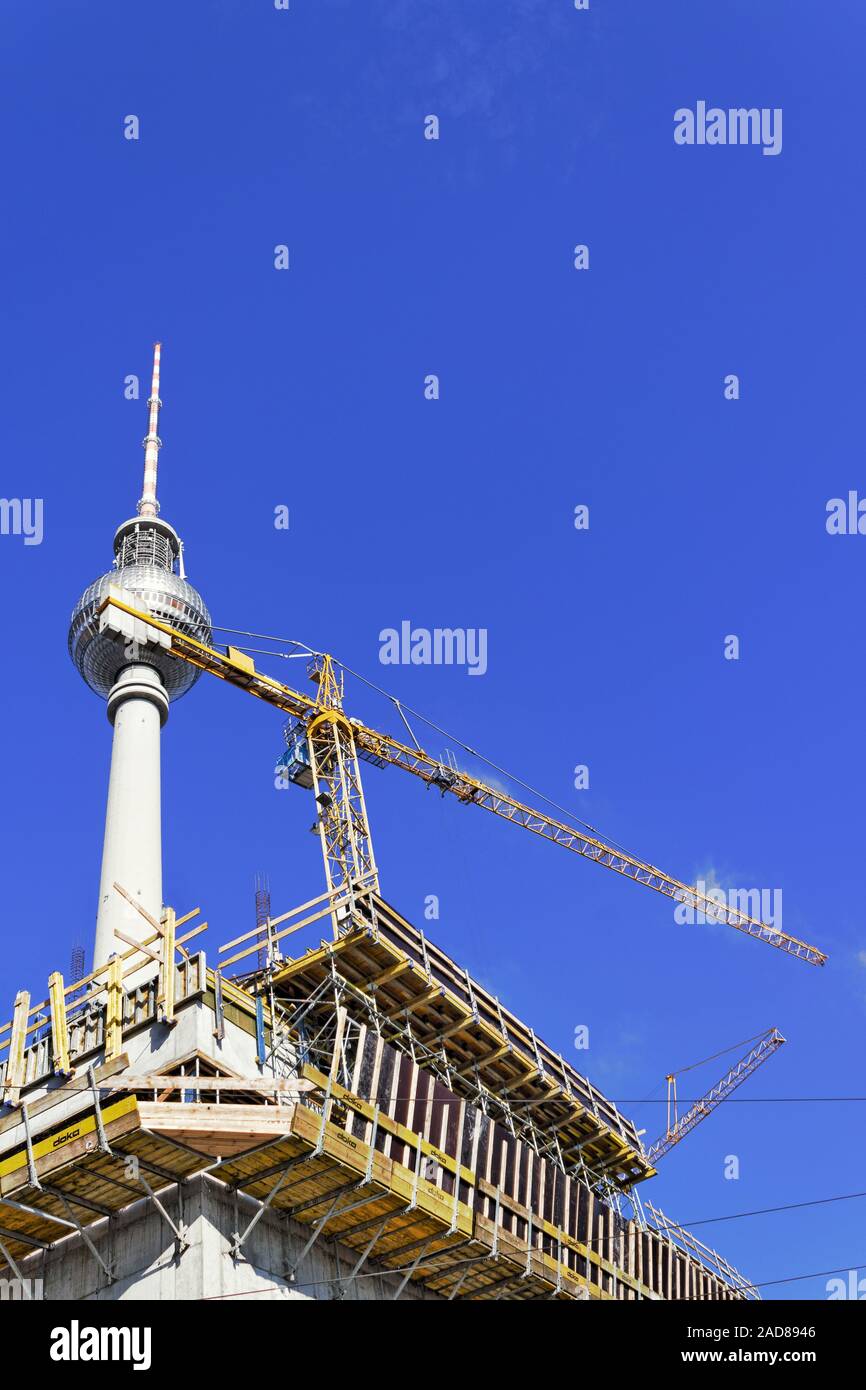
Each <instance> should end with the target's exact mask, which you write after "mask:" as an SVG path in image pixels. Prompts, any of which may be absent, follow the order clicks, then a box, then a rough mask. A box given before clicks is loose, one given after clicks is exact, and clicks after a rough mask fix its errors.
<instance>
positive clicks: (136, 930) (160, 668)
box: [69, 343, 211, 966]
mask: <svg viewBox="0 0 866 1390" xmlns="http://www.w3.org/2000/svg"><path fill="white" fill-rule="evenodd" d="M159 364H160V344H159V343H156V344H155V345H154V352H153V381H152V385H151V391H150V398H149V400H148V403H147V404H148V407H149V412H150V413H149V419H148V430H147V435H146V437H145V439H144V441H143V442H144V487H143V490H142V495H141V498H140V500H139V502H138V506H137V509H136V515H135V516H134V517H131V518H130V519H129V520H128V521H124V522H123V524H122V525H121V526H119V527H118V528H117V531H116V532H115V535H114V568H113V569H112V570H109V571H108V572H107V573H106V574H103V575H102V576H101V577H100V578H99V579H97V580H96V582H95V583H94V584H91V585H90V587H89V588H88V589H86V590H85V591H84V593H83V594H82V596H81V598H80V599H79V600H78V603H77V604H76V606H75V610H74V612H73V614H72V619H71V622H70V625H69V654H70V656H71V657H72V660H73V662H74V663H75V665H76V667H77V668H78V671H79V673H80V674H81V676H82V677H83V679H84V680H85V681H86V682H87V684H88V685H89V686H90V688H91V690H94V691H95V692H96V694H97V695H101V696H102V697H103V699H105V700H107V702H108V704H107V712H108V718H109V722H110V723H111V724H112V725H113V727H114V734H113V738H112V746H111V772H110V776H109V781H108V806H107V809H106V816H105V839H104V842H103V849H102V873H101V877H100V883H99V906H98V910H97V918H96V941H95V946H94V956H93V961H94V965H95V966H96V965H101V964H103V963H104V962H105V961H106V960H107V959H108V957H109V956H110V955H112V954H113V953H114V952H121V951H124V950H126V949H127V946H126V943H125V942H124V941H123V940H122V939H116V937H115V932H116V930H118V929H119V930H120V931H122V932H123V933H124V935H125V936H128V937H133V938H134V939H135V940H142V939H143V938H145V937H147V936H148V935H151V934H152V932H151V929H150V928H149V927H148V924H147V922H146V920H145V919H144V918H143V917H142V916H141V914H140V913H138V912H136V911H135V909H134V908H133V907H132V906H131V904H130V903H129V902H128V901H127V900H126V899H125V898H124V897H123V896H122V895H121V894H120V893H118V892H117V891H116V889H115V887H114V885H115V883H119V884H120V885H121V886H122V887H123V888H124V889H125V890H126V892H127V893H129V894H130V895H131V897H133V898H134V899H135V900H136V901H137V902H139V903H140V904H141V906H142V907H143V908H144V909H145V910H146V911H147V912H148V913H149V914H150V915H151V917H154V918H156V920H157V921H158V920H159V918H160V916H161V913H162V907H163V899H162V827H161V805H160V733H161V730H162V726H163V724H164V723H165V721H166V719H167V718H168V710H169V705H170V703H171V701H172V700H177V699H179V698H180V696H181V695H184V694H186V692H187V691H188V690H189V689H190V688H191V687H192V686H193V685H194V684H195V682H196V680H197V679H198V677H199V674H200V672H199V671H197V670H195V669H194V668H193V667H191V666H189V665H188V664H187V663H186V662H181V661H177V660H175V659H174V658H173V657H172V656H170V655H169V654H168V653H167V652H166V651H164V650H163V649H162V648H161V647H159V646H157V645H151V644H150V643H149V642H144V643H141V642H137V641H133V640H131V639H130V640H126V641H124V640H122V639H119V638H118V636H117V634H116V633H111V632H109V631H106V630H104V629H103V626H102V624H101V621H100V613H99V608H100V605H101V604H102V602H103V600H104V599H105V598H107V596H108V592H109V589H113V590H123V591H124V593H122V594H121V595H120V597H121V598H123V599H124V600H125V601H126V602H127V603H129V605H130V606H131V607H134V608H137V609H139V610H147V611H148V612H150V613H152V614H153V616H154V617H155V618H158V619H161V620H162V621H164V622H167V623H171V624H172V625H173V626H174V627H176V628H179V629H180V630H181V631H183V632H185V633H187V634H188V635H189V636H191V637H195V638H197V640H198V641H200V642H209V641H210V638H211V626H210V614H209V613H208V610H207V608H206V607H205V604H204V601H203V599H202V597H201V595H200V594H199V593H198V592H197V590H196V589H194V588H193V587H192V585H191V584H189V583H187V580H186V577H185V575H184V572H183V556H182V545H181V541H180V539H179V537H178V535H177V532H176V531H175V530H174V528H173V527H171V526H169V524H168V522H167V521H162V520H161V519H160V517H159V503H158V501H157V498H156V481H157V465H158V460H159V450H160V448H161V445H162V441H161V440H160V438H159V434H158V433H157V426H158V423H159V410H160V406H161V404H162V402H161V400H160V398H159ZM176 566H177V567H178V570H179V572H176Z"/></svg>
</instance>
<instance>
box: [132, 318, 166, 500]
mask: <svg viewBox="0 0 866 1390" xmlns="http://www.w3.org/2000/svg"><path fill="white" fill-rule="evenodd" d="M161 349H162V344H161V343H154V345H153V380H152V381H151V385H150V398H149V399H148V402H147V404H148V406H149V407H150V417H149V419H148V423H147V434H146V435H145V438H144V440H143V441H142V442H143V444H144V491H143V492H142V494H141V500H140V501H139V504H138V514H139V516H156V515H157V513H158V511H159V503H158V502H157V500H156V470H157V466H158V464H159V451H160V449H161V448H162V440H161V439H160V437H159V435H158V434H157V425H158V424H159V407H160V406H161V405H162V401H161V400H160V399H159V355H160V351H161Z"/></svg>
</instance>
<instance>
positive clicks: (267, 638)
mask: <svg viewBox="0 0 866 1390" xmlns="http://www.w3.org/2000/svg"><path fill="white" fill-rule="evenodd" d="M211 626H212V627H213V628H214V629H215V630H216V631H217V632H227V633H230V634H231V635H232V636H235V637H252V638H255V639H257V640H258V641H263V642H280V643H283V644H285V645H287V646H292V647H297V648H299V649H300V650H298V651H295V652H278V651H271V650H269V649H266V648H263V647H246V646H239V650H240V651H249V652H255V653H256V654H257V655H260V656H276V657H280V658H281V659H282V660H284V661H287V660H291V658H292V657H298V656H302V655H309V656H322V655H324V653H322V652H317V651H316V650H315V649H314V648H313V647H308V646H307V645H306V643H304V642H298V641H296V640H294V639H293V638H289V637H272V636H271V635H270V634H268V633H265V632H247V631H245V630H244V629H243V628H237V627H222V626H221V625H220V624H219V623H212V624H211ZM333 659H334V661H335V662H336V663H337V665H338V666H339V667H340V669H341V670H343V671H346V672H348V674H349V675H350V676H354V678H355V679H356V680H359V681H361V682H362V684H364V685H366V686H369V688H370V689H371V690H374V691H375V692H376V694H377V695H382V696H383V697H384V698H385V699H386V700H389V701H390V702H391V704H393V705H394V707H395V709H396V710H397V713H398V714H399V715H400V718H401V719H402V721H403V723H404V724H405V726H406V728H407V730H408V732H409V736H410V738H411V739H412V742H413V743H414V745H415V748H416V749H417V751H418V752H419V753H422V752H423V751H424V750H423V749H422V747H421V745H420V743H419V742H418V740H417V738H416V737H415V734H414V732H413V730H412V727H411V725H410V724H409V721H408V719H407V718H406V714H405V713H404V711H407V712H408V713H409V714H411V715H412V716H413V718H415V719H420V720H421V722H422V723H423V724H426V725H427V726H428V727H429V728H431V729H434V730H435V732H436V733H437V734H441V735H442V737H443V738H447V739H449V740H450V741H451V742H452V743H454V744H456V745H457V747H458V748H461V749H462V750H463V751H464V752H465V753H468V754H469V755H470V756H471V757H473V758H478V760H479V761H480V762H482V763H484V764H485V765H486V766H487V767H490V768H492V769H493V771H494V772H498V773H499V774H500V776H502V777H506V778H508V780H509V782H513V783H514V784H515V785H516V786H518V787H522V788H523V790H524V791H527V792H529V793H530V795H531V796H534V797H537V798H538V799H539V800H540V801H544V802H546V803H547V805H548V806H552V807H553V809H554V810H556V811H559V812H561V813H562V815H564V816H567V817H568V819H569V821H570V822H573V823H575V824H577V825H581V826H583V828H584V830H588V831H590V832H591V834H593V835H596V836H598V837H599V839H602V840H604V841H605V843H606V844H608V845H610V846H611V847H612V848H614V849H617V850H620V851H621V852H622V853H623V854H627V855H629V856H631V850H629V849H627V848H626V846H625V845H624V844H622V843H621V842H620V841H618V840H614V839H612V838H611V837H610V836H607V835H605V834H604V832H603V831H601V830H599V829H598V827H597V826H594V825H590V823H589V821H585V820H581V819H580V817H579V816H575V815H574V813H573V811H571V810H569V809H568V808H567V807H565V806H562V805H560V803H559V802H558V801H554V800H553V799H552V798H551V797H549V796H547V795H546V794H545V793H544V792H542V791H539V790H538V788H537V787H533V786H531V785H530V783H529V782H524V781H523V780H522V779H521V778H520V777H517V776H515V775H514V773H512V772H509V771H508V770H507V768H504V767H500V765H499V764H498V763H495V762H493V760H492V759H491V758H485V756H484V754H483V753H479V752H478V749H477V748H472V747H471V746H470V745H469V744H468V743H464V741H463V740H462V739H460V738H458V737H457V735H456V734H452V733H449V731H448V730H447V729H443V728H442V727H441V726H440V725H439V724H436V723H435V722H434V721H433V720H432V719H429V718H428V717H427V715H425V714H422V713H421V712H420V711H419V710H416V709H412V707H411V706H410V705H404V704H403V701H402V700H400V699H399V698H398V696H396V695H392V694H391V693H390V692H389V691H387V690H383V688H382V687H381V686H380V685H376V683H375V681H371V680H369V679H368V678H367V677H366V676H362V675H361V673H360V672H359V671H355V670H353V669H352V667H351V666H347V665H346V664H345V662H343V661H339V660H338V658H336V657H334V658H333ZM646 867H647V868H649V869H653V870H654V871H655V872H657V873H661V872H662V871H661V870H660V869H658V867H657V866H656V865H655V864H647V866H646Z"/></svg>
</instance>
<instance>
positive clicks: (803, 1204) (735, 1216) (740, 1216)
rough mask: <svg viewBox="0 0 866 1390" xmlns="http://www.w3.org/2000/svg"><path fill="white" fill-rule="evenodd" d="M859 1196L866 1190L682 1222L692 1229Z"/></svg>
mask: <svg viewBox="0 0 866 1390" xmlns="http://www.w3.org/2000/svg"><path fill="white" fill-rule="evenodd" d="M857 1197H866V1192H846V1193H844V1194H843V1195H842V1196H841V1197H815V1198H813V1200H812V1201H809V1202H788V1203H786V1204H785V1206H782V1207H758V1208H756V1209H755V1211H736V1212H734V1213H733V1214H732V1215H731V1216H705V1217H703V1218H702V1219H701V1220H700V1221H683V1222H681V1223H680V1224H681V1225H683V1226H684V1227H686V1229H689V1230H690V1229H691V1227H692V1226H713V1225H715V1224H716V1223H717V1222H719V1221H742V1220H743V1218H744V1217H746V1216H768V1215H769V1214H770V1213H772V1212H777V1211H799V1210H800V1209H801V1208H802V1207H825V1206H829V1205H830V1204H831V1203H832V1202H853V1201H854V1200H855V1199H856V1198H857Z"/></svg>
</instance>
